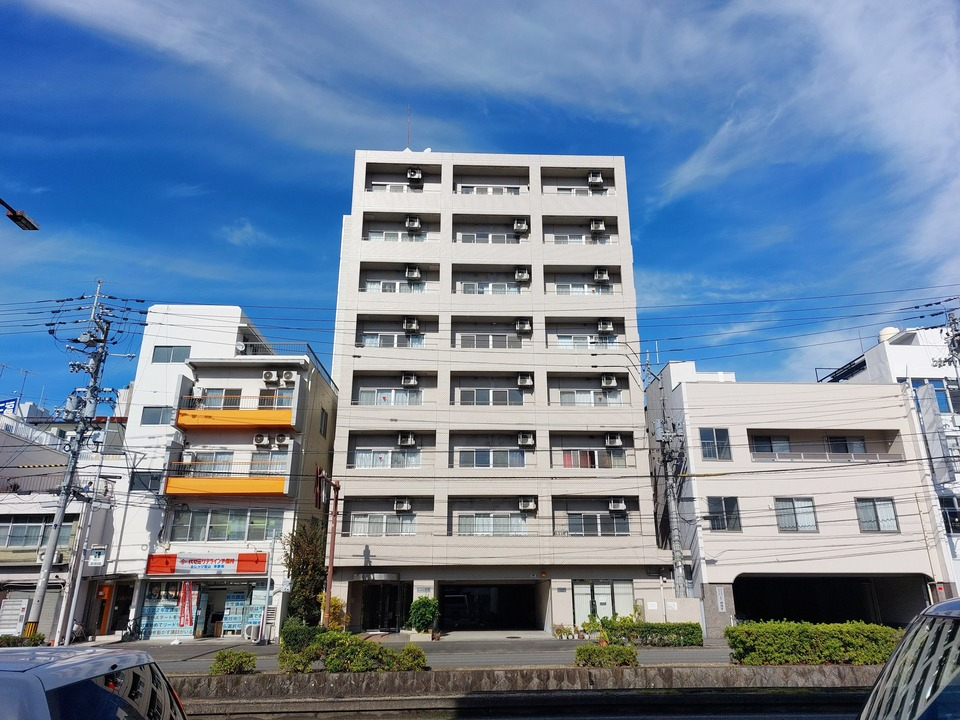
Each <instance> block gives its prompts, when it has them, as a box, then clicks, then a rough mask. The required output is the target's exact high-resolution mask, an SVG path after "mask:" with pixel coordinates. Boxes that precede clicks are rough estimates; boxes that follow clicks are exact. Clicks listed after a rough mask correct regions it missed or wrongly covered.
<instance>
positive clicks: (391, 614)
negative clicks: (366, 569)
mask: <svg viewBox="0 0 960 720" xmlns="http://www.w3.org/2000/svg"><path fill="white" fill-rule="evenodd" d="M412 596H413V583H409V582H365V583H363V594H362V601H361V618H360V623H361V627H362V628H363V629H364V630H382V631H384V632H399V631H400V629H401V628H402V627H403V625H404V624H405V623H406V621H407V614H408V612H409V610H410V602H411V598H412Z"/></svg>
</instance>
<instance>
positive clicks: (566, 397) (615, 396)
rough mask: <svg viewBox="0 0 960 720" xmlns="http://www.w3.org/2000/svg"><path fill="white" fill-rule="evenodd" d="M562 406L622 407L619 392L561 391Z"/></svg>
mask: <svg viewBox="0 0 960 720" xmlns="http://www.w3.org/2000/svg"><path fill="white" fill-rule="evenodd" d="M560 404H561V405H564V406H567V407H608V406H611V405H620V391H619V390H561V391H560Z"/></svg>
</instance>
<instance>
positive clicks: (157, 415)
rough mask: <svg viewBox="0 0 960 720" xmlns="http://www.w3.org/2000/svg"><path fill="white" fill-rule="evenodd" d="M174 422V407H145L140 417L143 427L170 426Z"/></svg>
mask: <svg viewBox="0 0 960 720" xmlns="http://www.w3.org/2000/svg"><path fill="white" fill-rule="evenodd" d="M172 421H173V408H172V407H145V408H144V409H143V414H142V415H141V416H140V424H141V425H169V424H170V423H171V422H172Z"/></svg>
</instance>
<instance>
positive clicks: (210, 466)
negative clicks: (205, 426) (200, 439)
mask: <svg viewBox="0 0 960 720" xmlns="http://www.w3.org/2000/svg"><path fill="white" fill-rule="evenodd" d="M184 469H185V470H189V474H191V475H194V476H202V477H211V476H214V475H218V476H224V477H226V476H231V475H236V473H235V472H234V469H233V453H232V452H229V451H223V450H221V451H219V452H217V451H206V452H196V453H194V454H193V462H192V463H190V464H189V465H186V466H184Z"/></svg>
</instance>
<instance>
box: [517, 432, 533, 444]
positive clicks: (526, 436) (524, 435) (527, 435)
mask: <svg viewBox="0 0 960 720" xmlns="http://www.w3.org/2000/svg"><path fill="white" fill-rule="evenodd" d="M536 444H537V438H536V436H535V435H534V434H533V433H532V432H521V433H517V445H519V446H520V447H533V446H534V445H536Z"/></svg>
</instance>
